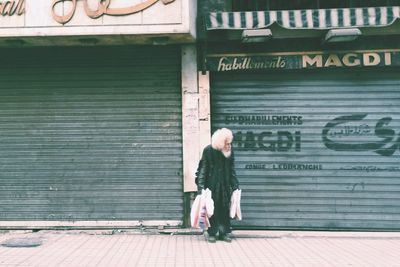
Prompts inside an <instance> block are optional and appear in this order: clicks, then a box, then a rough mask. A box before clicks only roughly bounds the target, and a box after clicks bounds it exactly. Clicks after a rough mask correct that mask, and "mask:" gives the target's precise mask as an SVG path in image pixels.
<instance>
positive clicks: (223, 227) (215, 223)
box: [207, 202, 231, 237]
mask: <svg viewBox="0 0 400 267" xmlns="http://www.w3.org/2000/svg"><path fill="white" fill-rule="evenodd" d="M210 225H211V226H210V227H209V228H208V230H207V232H208V235H210V236H215V235H216V234H217V233H218V232H219V236H220V237H222V236H224V235H226V234H228V233H230V232H231V221H230V218H229V205H228V206H226V205H223V204H222V203H216V202H214V215H213V216H211V218H210Z"/></svg>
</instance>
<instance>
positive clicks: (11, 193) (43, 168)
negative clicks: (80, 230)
mask: <svg viewBox="0 0 400 267" xmlns="http://www.w3.org/2000/svg"><path fill="white" fill-rule="evenodd" d="M0 68H1V71H0V81H1V83H0V221H11V220H14V221H24V220H30V221H35V220H40V221H47V220H48V221H63V220H65V221H79V220H88V221H91V220H106V221H111V220H114V221H115V220H117V221H124V220H162V221H167V220H178V221H182V217H183V193H182V134H181V131H182V130H181V93H180V50H179V48H177V47H163V48H158V47H151V48H149V47H109V48H46V49H43V48H32V49H10V50H6V49H5V50H3V51H2V65H1V66H0Z"/></svg>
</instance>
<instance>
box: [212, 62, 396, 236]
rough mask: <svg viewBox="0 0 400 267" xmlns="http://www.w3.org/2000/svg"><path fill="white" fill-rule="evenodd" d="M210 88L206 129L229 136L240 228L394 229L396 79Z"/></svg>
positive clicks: (363, 76) (272, 78) (250, 82)
mask: <svg viewBox="0 0 400 267" xmlns="http://www.w3.org/2000/svg"><path fill="white" fill-rule="evenodd" d="M212 78H213V79H212V84H211V90H212V91H211V93H212V95H211V97H212V127H213V129H214V130H215V129H216V128H219V127H229V128H231V129H232V130H233V132H234V134H235V140H234V147H235V150H236V168H237V173H238V177H239V179H240V181H241V184H242V189H243V193H242V194H243V195H242V198H243V199H242V209H243V217H244V219H243V221H241V222H238V223H236V224H235V225H236V227H243V228H251V227H253V228H270V229H284V228H286V229H374V230H375V229H396V230H399V229H400V165H399V162H400V109H399V106H400V78H399V75H398V70H390V69H384V71H382V70H381V71H377V70H376V69H373V70H371V71H361V70H359V71H355V70H350V71H349V70H347V71H343V72H334V71H325V72H322V71H321V72H315V71H314V72H312V71H309V72H290V73H276V72H273V73H251V74H250V73H247V74H246V73H235V74H232V73H223V74H218V73H215V74H213V75H212Z"/></svg>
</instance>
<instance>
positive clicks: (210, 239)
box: [208, 236, 217, 243]
mask: <svg viewBox="0 0 400 267" xmlns="http://www.w3.org/2000/svg"><path fill="white" fill-rule="evenodd" d="M216 241H217V239H216V238H215V236H209V237H208V243H215V242H216Z"/></svg>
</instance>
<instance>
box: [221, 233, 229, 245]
mask: <svg viewBox="0 0 400 267" xmlns="http://www.w3.org/2000/svg"><path fill="white" fill-rule="evenodd" d="M221 240H222V241H225V242H228V243H231V242H232V238H230V237H229V236H227V235H223V236H222V237H221Z"/></svg>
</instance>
